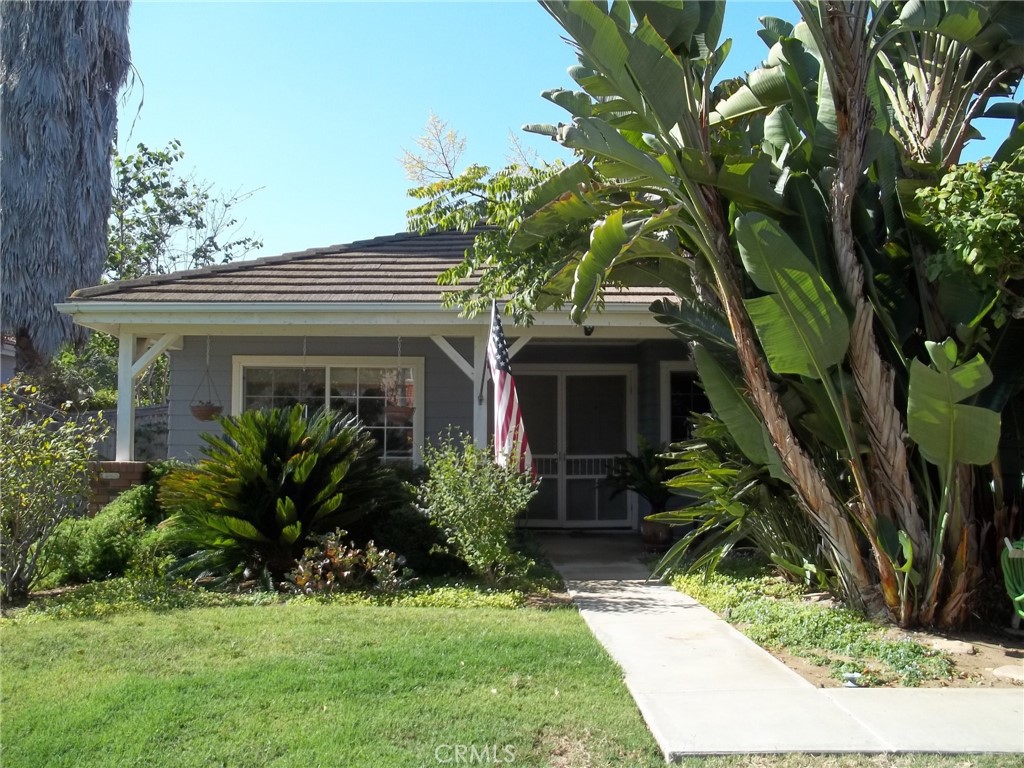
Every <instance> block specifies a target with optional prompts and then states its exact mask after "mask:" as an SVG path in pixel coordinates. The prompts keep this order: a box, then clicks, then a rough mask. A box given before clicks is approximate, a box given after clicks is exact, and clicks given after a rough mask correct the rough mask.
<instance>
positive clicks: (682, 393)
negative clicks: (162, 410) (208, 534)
mask: <svg viewBox="0 0 1024 768" xmlns="http://www.w3.org/2000/svg"><path fill="white" fill-rule="evenodd" d="M472 237H473V233H469V234H463V233H457V232H444V233H432V234H427V235H416V234H409V233H406V234H399V235H394V236H391V237H380V238H376V239H373V240H367V241H361V242H356V243H351V244H348V245H338V246H332V247H328V248H317V249H312V250H307V251H302V252H298V253H290V254H285V255H283V256H277V257H272V258H263V259H258V260H253V261H245V262H238V263H233V264H227V265H218V266H212V267H208V268H205V269H199V270H193V271H188V272H180V273H175V274H170V275H159V276H151V277H146V278H143V279H139V280H131V281H124V282H118V283H110V284H107V285H101V286H96V287H92V288H86V289H83V290H80V291H77V292H76V293H75V294H74V295H72V296H71V298H70V299H69V300H68V301H67V302H66V303H64V304H61V305H59V309H60V311H61V312H64V313H66V314H68V315H70V316H72V317H73V318H74V321H75V322H76V323H78V324H80V325H83V326H86V327H88V328H93V329H96V330H100V331H105V332H107V333H110V334H113V335H114V336H116V337H118V338H119V340H120V356H119V372H118V390H119V403H118V409H117V460H119V461H130V460H132V459H133V458H134V453H133V451H134V447H133V444H132V441H133V434H134V430H133V423H134V408H133V405H132V402H131V397H130V393H131V391H132V381H133V379H134V378H135V377H137V376H138V375H139V374H140V373H141V372H142V371H143V370H145V368H146V367H147V366H148V365H149V364H150V363H152V362H153V361H154V360H155V359H156V358H157V357H158V356H159V355H160V354H161V353H163V352H167V353H168V354H169V355H170V360H171V366H170V367H171V385H170V402H169V434H168V454H169V456H171V457H177V458H182V459H188V458H190V457H196V456H198V455H199V452H200V447H201V445H202V442H201V440H200V434H201V433H202V432H204V431H209V430H210V427H211V425H210V423H208V422H203V421H199V420H197V419H196V418H194V417H193V415H192V412H191V406H193V405H196V404H197V403H199V402H200V401H212V402H213V403H214V404H215V405H220V406H222V407H223V409H224V411H225V412H230V413H234V414H237V413H239V412H241V411H242V410H244V409H247V408H253V407H259V406H275V405H286V404H290V403H295V402H301V403H307V404H309V405H311V406H322V405H326V406H329V407H332V408H341V409H345V410H350V411H354V412H355V413H357V414H358V415H359V416H360V418H362V419H363V421H364V422H365V423H366V424H367V425H368V427H369V428H370V429H371V430H372V431H373V432H374V434H375V436H376V437H377V438H378V443H379V445H380V446H381V448H382V453H383V456H384V459H385V460H388V461H393V460H404V461H409V460H412V461H417V460H418V458H419V454H420V450H421V447H422V446H423V444H424V441H425V440H429V439H431V438H432V437H434V436H436V435H438V434H439V433H442V432H443V431H445V430H447V428H448V427H449V425H451V426H453V427H455V428H457V429H459V430H463V431H467V432H470V433H472V435H473V436H474V439H475V440H476V441H477V443H478V444H485V443H486V442H487V440H488V436H489V429H490V417H489V408H490V402H491V397H490V395H489V393H488V391H487V390H488V388H489V385H488V384H487V383H485V379H486V372H487V358H486V347H487V339H488V331H489V318H488V317H486V316H478V317H475V318H464V317H460V316H459V314H458V312H456V311H453V310H450V309H444V308H442V306H441V291H442V289H441V288H439V287H438V285H437V276H438V274H439V273H440V272H441V271H443V270H445V269H447V268H449V267H451V266H453V265H454V264H456V263H458V262H459V261H460V260H461V258H462V255H463V253H464V252H465V250H466V248H467V247H469V245H470V244H471V242H472ZM660 294H661V291H659V290H657V289H653V288H645V289H631V290H628V291H625V290H624V291H618V292H612V293H610V294H609V296H608V297H607V301H606V306H605V307H604V310H603V311H601V312H595V313H593V314H591V316H590V317H589V318H588V320H587V325H586V326H585V327H579V326H575V325H573V324H572V323H571V322H570V321H569V319H568V313H567V312H565V311H559V312H544V313H540V314H539V315H538V316H537V318H536V321H535V323H534V325H532V326H531V327H529V328H516V327H514V326H512V325H511V324H507V327H506V329H505V332H506V336H507V338H508V341H509V348H510V353H511V354H512V356H513V359H512V368H513V373H514V375H515V378H516V383H517V388H518V392H519V397H520V402H521V405H522V410H523V413H524V420H525V423H526V428H527V433H528V435H529V439H530V443H531V447H532V449H533V453H534V456H535V458H536V460H537V469H538V472H539V474H540V475H541V476H542V477H543V478H544V481H543V482H542V483H541V490H540V493H539V496H538V499H537V500H535V504H534V505H533V507H532V508H531V511H530V520H529V522H530V524H537V525H545V526H557V527H635V526H636V524H637V520H638V511H639V510H638V509H637V508H636V500H635V499H634V498H632V497H633V494H624V495H620V496H618V497H616V498H615V499H613V500H609V499H608V494H607V492H606V490H605V489H604V487H603V485H602V484H601V482H600V481H601V480H602V479H603V478H604V477H605V474H606V471H607V466H608V463H609V461H610V460H611V459H612V458H613V457H614V456H616V455H621V454H622V452H623V451H627V450H630V451H631V450H634V449H635V448H636V441H637V435H638V434H642V435H644V436H645V437H646V438H647V439H648V440H650V441H653V442H656V443H657V442H663V441H666V440H668V439H670V438H676V439H678V438H679V437H681V436H683V434H684V430H685V423H686V415H687V414H688V413H689V412H690V411H691V410H693V409H694V407H695V403H703V402H704V401H703V393H702V392H701V391H700V390H699V388H698V387H697V385H696V380H695V376H694V374H693V369H692V365H691V364H690V363H689V362H688V360H687V348H686V346H685V345H684V344H682V343H680V342H679V341H678V340H676V339H674V338H673V337H672V336H671V334H669V332H668V331H667V330H666V329H665V327H664V326H662V325H660V324H659V323H657V322H656V321H655V320H654V318H653V316H652V315H651V313H650V311H649V310H648V306H649V304H650V302H651V300H652V299H654V298H657V297H658V296H659V295H660ZM696 407H698V408H701V406H700V405H697V406H696Z"/></svg>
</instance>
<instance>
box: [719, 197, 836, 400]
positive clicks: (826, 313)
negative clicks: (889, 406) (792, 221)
mask: <svg viewBox="0 0 1024 768" xmlns="http://www.w3.org/2000/svg"><path fill="white" fill-rule="evenodd" d="M736 240H737V243H738V244H739V249H740V256H741V258H742V259H743V266H744V267H745V268H746V270H747V273H748V274H749V275H750V278H751V280H753V281H754V284H755V285H756V286H757V287H758V288H760V289H761V290H762V291H764V292H765V293H766V294H767V295H765V296H759V297H757V298H754V299H746V300H745V301H744V304H745V305H746V307H747V312H748V313H749V315H750V319H751V320H752V321H753V323H754V328H755V329H756V330H757V335H758V338H759V339H760V340H761V346H763V347H764V351H765V354H766V355H767V356H768V362H769V364H770V365H771V368H772V370H773V371H775V372H776V373H793V374H798V375H801V376H809V377H810V378H812V379H818V380H823V379H824V378H825V376H826V372H827V371H828V369H829V368H831V367H832V366H834V365H838V364H839V363H840V362H842V360H843V357H845V355H846V349H847V347H848V346H849V343H850V326H849V322H848V321H847V319H846V315H845V314H844V313H843V310H842V309H841V308H840V306H839V302H838V301H837V300H836V297H835V295H834V294H833V293H832V291H831V290H830V289H829V287H828V285H826V283H825V281H824V280H823V279H822V277H821V275H820V274H818V271H817V270H816V269H815V268H814V266H813V265H812V264H811V262H810V260H809V259H808V258H807V257H806V256H805V255H804V254H803V252H801V250H800V249H799V248H798V247H797V246H796V243H794V242H793V241H792V239H790V237H789V236H788V235H787V234H786V233H785V232H783V231H782V229H781V228H780V227H779V225H778V224H777V223H776V222H775V221H773V220H772V219H769V218H768V217H767V216H764V215H763V214H760V213H748V214H746V215H745V216H741V217H739V218H738V219H737V220H736Z"/></svg>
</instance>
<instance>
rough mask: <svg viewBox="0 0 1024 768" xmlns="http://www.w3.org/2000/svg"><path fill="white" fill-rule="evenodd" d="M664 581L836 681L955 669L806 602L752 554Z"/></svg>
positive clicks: (912, 682)
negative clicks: (709, 570) (707, 572)
mask: <svg viewBox="0 0 1024 768" xmlns="http://www.w3.org/2000/svg"><path fill="white" fill-rule="evenodd" d="M671 583H672V585H673V586H674V587H675V588H676V589H678V590H679V591H681V592H685V593H686V594H688V595H690V597H693V598H694V599H696V600H697V601H699V602H700V603H701V604H702V605H704V606H705V607H706V608H709V609H710V610H712V611H715V612H716V613H718V614H719V615H721V616H722V617H723V618H725V619H726V620H728V621H729V622H731V623H732V624H733V625H735V626H736V628H737V629H739V630H740V631H741V632H743V634H745V635H746V636H747V637H749V638H750V639H751V640H753V641H754V642H755V643H757V644H758V645H761V646H762V647H764V648H767V649H769V650H785V651H786V652H788V653H790V654H793V655H794V656H800V657H802V658H804V659H806V660H807V661H809V662H811V663H812V664H815V665H818V666H822V667H827V668H828V669H829V671H830V675H831V676H832V677H834V678H836V679H842V676H843V674H844V673H849V672H855V673H860V674H861V675H862V677H861V678H860V681H859V682H860V684H861V685H893V684H895V685H907V686H916V685H920V684H921V683H922V682H925V681H928V680H944V679H945V680H948V679H949V678H950V676H951V675H952V674H953V671H954V665H953V663H952V662H951V661H950V660H949V658H948V657H946V656H945V655H944V654H942V653H939V652H938V651H935V650H932V649H930V648H925V647H924V646H922V645H920V644H919V643H915V642H914V641H913V640H910V639H897V638H893V637H891V636H889V635H887V634H886V628H885V627H881V626H879V625H877V624H873V623H871V622H870V621H867V620H866V619H864V618H863V617H862V616H860V615H859V614H857V613H855V612H853V611H850V610H848V609H846V608H842V607H836V606H832V605H830V604H828V603H824V604H823V603H819V602H814V601H807V600H805V599H804V596H805V593H806V590H804V589H802V588H801V587H800V586H799V585H796V584H792V583H790V582H787V581H785V580H784V579H782V578H781V577H780V576H778V575H776V574H775V573H774V572H773V569H772V567H771V566H770V565H767V564H765V563H764V562H763V561H761V560H759V559H758V558H756V557H745V556H740V557H732V558H729V559H726V560H723V561H722V562H721V563H720V564H719V566H718V569H717V570H716V571H715V572H713V573H711V574H710V575H709V576H707V577H706V578H705V576H704V574H703V573H690V574H681V575H676V576H674V577H673V578H672V579H671Z"/></svg>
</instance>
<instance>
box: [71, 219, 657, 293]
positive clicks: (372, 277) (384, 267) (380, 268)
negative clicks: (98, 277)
mask: <svg viewBox="0 0 1024 768" xmlns="http://www.w3.org/2000/svg"><path fill="white" fill-rule="evenodd" d="M479 231H480V230H471V231H470V232H468V233H463V232H432V233H429V234H425V235H420V234H416V233H410V232H405V233H400V234H397V235H390V236H387V237H377V238H373V239H372V240H360V241H358V242H354V243H348V244H345V245H332V246H328V247H326V248H311V249H309V250H305V251H299V252H295V253H286V254H283V255H281V256H272V257H269V258H261V259H254V260H252V261H238V262H234V263H230V264H219V265H215V266H210V267H205V268H203V269H194V270H189V271H186V272H174V273H171V274H167V275H152V276H149V277H143V278H140V279H137V280H123V281H119V282H113V283H107V284H105V285H98V286H94V287H92V288H83V289H81V290H78V291H75V292H74V293H73V294H72V295H71V299H72V300H74V301H81V300H86V301H88V302H90V303H92V302H96V303H106V302H119V303H120V302H138V303H143V302H144V303H147V304H149V303H153V302H158V303H165V302H166V303H186V302H188V303H194V302H211V303H218V304H233V303H247V304H248V303H254V302H255V303H258V302H274V303H293V302H295V303H318V304H323V303H339V304H379V303H383V302H388V303H391V302H401V303H413V304H415V303H429V304H432V305H436V304H437V303H438V302H439V301H440V299H441V295H442V292H443V291H446V290H447V291H451V290H460V289H464V288H468V287H471V286H472V285H475V284H476V277H475V276H474V277H470V278H468V279H466V280H464V281H462V283H461V285H459V286H457V287H441V286H438V284H437V276H438V275H439V274H440V273H441V272H443V271H444V270H446V269H449V268H450V267H453V266H455V265H456V264H458V263H459V262H461V261H462V258H463V254H464V253H465V251H466V249H467V248H469V247H470V245H471V244H472V242H473V238H474V237H475V236H476V234H477V232H479ZM664 295H665V292H664V290H663V289H658V288H635V289H630V290H629V291H622V292H615V293H614V294H613V295H610V296H609V297H608V300H609V301H611V302H612V303H619V302H622V303H630V304H634V303H636V304H647V303H649V302H650V301H651V300H652V299H655V298H658V297H660V296H664Z"/></svg>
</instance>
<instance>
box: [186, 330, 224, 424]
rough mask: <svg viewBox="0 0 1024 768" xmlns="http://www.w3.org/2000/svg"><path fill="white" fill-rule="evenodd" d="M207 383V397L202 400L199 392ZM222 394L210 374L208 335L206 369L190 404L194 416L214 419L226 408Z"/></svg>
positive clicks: (207, 340)
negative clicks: (218, 392) (221, 399)
mask: <svg viewBox="0 0 1024 768" xmlns="http://www.w3.org/2000/svg"><path fill="white" fill-rule="evenodd" d="M204 384H205V385H206V399H205V400H200V399H198V398H199V392H200V391H201V390H202V389H203V385H204ZM219 400H220V396H219V395H218V394H217V388H216V387H215V386H214V384H213V377H211V376H210V337H209V336H207V337H206V370H205V371H203V378H202V379H200V380H199V386H198V387H196V391H195V394H194V395H192V402H191V403H190V404H189V406H188V409H189V410H190V411H191V412H192V416H193V417H194V418H195V419H197V420H198V421H213V420H214V419H216V418H217V417H218V416H220V414H221V412H222V411H223V410H224V406H222V405H221V404H220V403H219V402H218V401H219Z"/></svg>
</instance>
